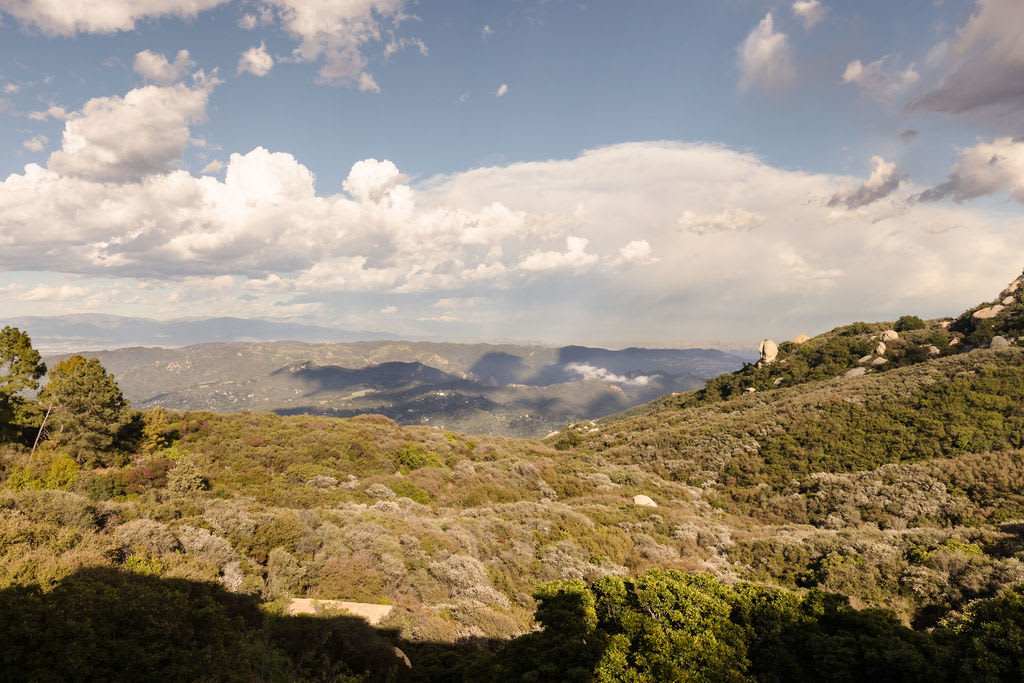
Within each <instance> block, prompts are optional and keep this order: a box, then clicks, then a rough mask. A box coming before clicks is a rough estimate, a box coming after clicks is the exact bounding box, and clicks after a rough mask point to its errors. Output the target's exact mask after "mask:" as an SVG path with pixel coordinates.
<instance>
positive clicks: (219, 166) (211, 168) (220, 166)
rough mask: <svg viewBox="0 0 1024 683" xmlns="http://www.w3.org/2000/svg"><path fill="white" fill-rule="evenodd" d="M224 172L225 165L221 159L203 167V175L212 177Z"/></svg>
mask: <svg viewBox="0 0 1024 683" xmlns="http://www.w3.org/2000/svg"><path fill="white" fill-rule="evenodd" d="M223 170H224V163H223V162H222V161H221V160H220V159H214V160H213V161H211V162H210V163H208V164H206V166H203V170H202V173H204V174H210V175H217V174H218V173H220V172H221V171H223Z"/></svg>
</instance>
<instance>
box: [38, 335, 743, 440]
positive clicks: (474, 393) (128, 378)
mask: <svg viewBox="0 0 1024 683" xmlns="http://www.w3.org/2000/svg"><path fill="white" fill-rule="evenodd" d="M89 355H90V356H92V357H96V358H98V359H99V360H100V361H101V362H102V363H103V365H104V366H105V367H107V368H109V369H110V370H111V371H112V372H113V373H114V375H115V376H116V377H117V380H118V382H119V384H120V385H121V387H122V389H123V390H124V392H125V395H126V396H127V398H128V399H129V400H130V401H131V402H132V403H133V404H134V405H136V406H138V407H140V408H148V407H154V406H162V407H166V408H172V409H176V410H213V411H237V410H272V411H275V412H278V413H281V414H321V415H329V416H335V417H351V416H353V415H359V414H366V413H378V414H383V415H387V416H388V417H390V418H392V419H394V420H396V421H398V422H400V423H402V424H429V425H438V426H441V427H444V428H448V429H457V430H459V431H466V432H472V433H489V434H505V435H515V436H543V435H545V434H547V433H549V432H551V431H552V430H555V429H558V428H560V427H561V426H562V425H564V424H565V423H566V422H569V421H574V420H583V419H592V418H596V417H602V416H605V415H608V414H611V413H615V412H617V411H621V410H625V409H627V408H630V407H632V406H635V405H637V404H640V403H643V402H646V401H650V400H651V399H653V398H655V397H657V396H661V395H663V394H665V393H667V392H671V391H685V390H689V389H694V388H697V387H699V386H700V385H701V384H703V383H704V381H705V380H707V379H710V378H711V377H714V376H716V375H719V374H721V373H722V372H726V371H729V370H733V369H736V368H738V367H740V366H741V365H742V363H743V361H742V359H740V358H739V357H737V356H734V355H730V354H727V353H723V352H721V351H715V350H710V349H681V350H676V349H624V350H618V351H611V350H606V349H598V348H587V347H580V346H569V347H563V348H560V349H554V348H548V347H540V346H515V345H489V344H438V343H430V342H360V343H351V344H304V343H297V342H275V343H232V344H201V345H197V346H189V347H185V348H181V349H164V348H127V349H117V350H114V351H103V352H97V353H91V354H89ZM59 358H60V357H53V358H52V360H59Z"/></svg>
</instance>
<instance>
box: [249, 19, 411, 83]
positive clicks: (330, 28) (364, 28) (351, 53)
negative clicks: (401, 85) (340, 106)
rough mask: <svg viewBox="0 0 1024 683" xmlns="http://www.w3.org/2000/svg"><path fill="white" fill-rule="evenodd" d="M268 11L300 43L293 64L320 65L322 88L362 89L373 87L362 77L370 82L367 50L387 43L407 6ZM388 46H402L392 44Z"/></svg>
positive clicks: (389, 42)
mask: <svg viewBox="0 0 1024 683" xmlns="http://www.w3.org/2000/svg"><path fill="white" fill-rule="evenodd" d="M265 7H267V8H270V9H272V10H273V12H274V13H275V14H276V17H277V19H278V21H279V22H280V24H281V26H282V28H284V30H285V31H286V32H287V33H288V34H289V35H291V36H292V37H294V38H295V39H297V40H298V41H299V46H298V47H297V48H296V49H295V52H294V58H295V59H297V60H299V61H303V62H320V81H321V82H322V83H327V84H334V85H355V86H359V87H361V88H363V89H366V86H368V84H369V83H370V82H371V81H368V80H367V79H364V78H363V77H362V76H363V74H366V75H367V77H369V78H371V79H372V75H370V74H369V72H368V70H367V66H368V63H369V62H368V59H367V56H366V54H365V50H366V49H367V47H368V46H370V45H373V44H381V43H383V42H384V39H385V35H386V34H387V33H388V32H389V31H394V30H395V28H396V27H397V26H398V25H399V24H400V23H401V22H402V21H403V20H405V19H406V18H407V15H406V14H405V12H404V9H405V0H332V1H328V0H319V1H317V2H309V1H308V0H266V2H265ZM413 42H416V41H413ZM388 44H395V45H399V46H400V45H402V44H403V43H402V42H401V41H397V42H396V41H394V40H391V41H388ZM407 44H413V43H412V42H410V43H407ZM416 44H417V45H418V46H421V47H420V51H421V52H422V51H423V50H424V49H425V46H422V43H418V42H417V43H416ZM371 91H373V90H372V89H371Z"/></svg>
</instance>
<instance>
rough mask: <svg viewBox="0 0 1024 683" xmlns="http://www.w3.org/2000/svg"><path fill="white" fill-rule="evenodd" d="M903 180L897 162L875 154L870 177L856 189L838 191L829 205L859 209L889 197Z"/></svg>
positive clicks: (872, 159) (872, 158)
mask: <svg viewBox="0 0 1024 683" xmlns="http://www.w3.org/2000/svg"><path fill="white" fill-rule="evenodd" d="M901 182H903V177H902V176H901V175H900V172H899V170H898V169H897V168H896V164H894V163H890V162H888V161H886V160H885V159H883V158H882V157H880V156H873V157H871V175H870V176H869V177H868V179H867V180H865V181H864V183H863V184H862V185H861V186H860V187H858V188H856V189H853V190H840V191H839V192H836V193H835V194H834V195H832V198H831V199H830V200H829V202H828V205H829V206H832V207H835V206H845V207H846V208H847V209H859V208H860V207H862V206H867V205H868V204H871V203H872V202H877V201H878V200H879V199H884V198H885V197H888V196H889V195H891V194H892V193H893V192H895V191H896V190H897V189H898V188H899V186H900V183H901Z"/></svg>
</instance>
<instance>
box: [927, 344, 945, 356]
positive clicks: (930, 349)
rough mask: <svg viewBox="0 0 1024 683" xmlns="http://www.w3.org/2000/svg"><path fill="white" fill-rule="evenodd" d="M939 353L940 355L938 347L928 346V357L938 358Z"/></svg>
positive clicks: (940, 351) (940, 350)
mask: <svg viewBox="0 0 1024 683" xmlns="http://www.w3.org/2000/svg"><path fill="white" fill-rule="evenodd" d="M941 353H942V349H940V348H939V347H938V346H929V347H928V355H929V356H938V355H939V354H941Z"/></svg>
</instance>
